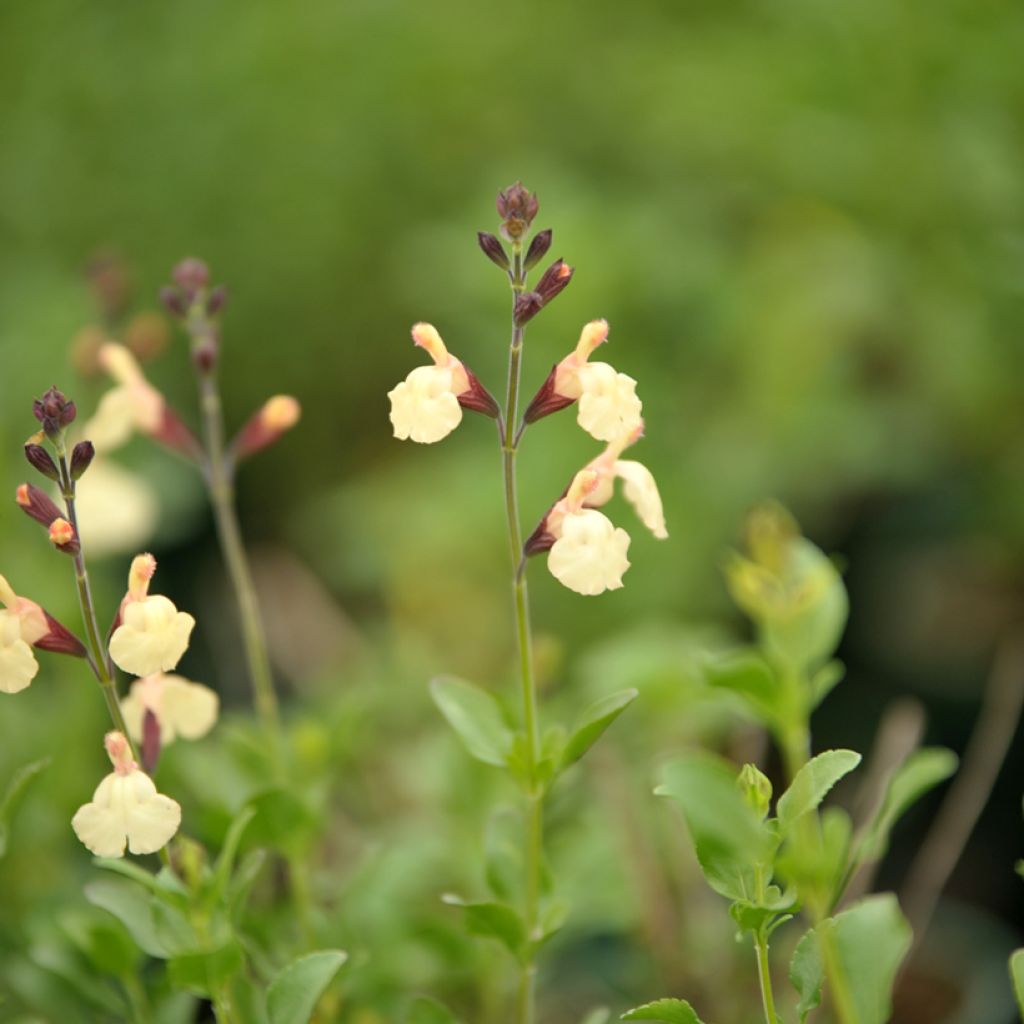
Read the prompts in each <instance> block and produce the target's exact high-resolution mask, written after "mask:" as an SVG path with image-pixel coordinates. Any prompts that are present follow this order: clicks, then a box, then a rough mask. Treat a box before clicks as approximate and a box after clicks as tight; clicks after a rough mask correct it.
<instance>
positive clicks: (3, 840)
mask: <svg viewBox="0 0 1024 1024" xmlns="http://www.w3.org/2000/svg"><path fill="white" fill-rule="evenodd" d="M49 764H50V758H48V757H44V758H42V760H39V761H32V762H31V763H29V764H26V765H24V766H23V767H22V768H19V769H18V771H16V772H15V773H14V775H13V777H12V778H11V781H10V782H9V783H8V784H7V789H6V791H5V792H4V796H3V799H2V800H0V858H3V856H4V854H6V853H7V843H8V838H9V836H10V830H11V822H12V820H13V819H14V812H15V811H16V810H17V809H18V804H20V803H21V798H22V797H23V796H24V795H25V791H26V790H27V789H28V787H29V785H30V783H31V782H32V780H33V779H34V778H35V777H36V776H37V775H38V774H39V773H40V772H41V771H43V769H44V768H46V767H48V766H49Z"/></svg>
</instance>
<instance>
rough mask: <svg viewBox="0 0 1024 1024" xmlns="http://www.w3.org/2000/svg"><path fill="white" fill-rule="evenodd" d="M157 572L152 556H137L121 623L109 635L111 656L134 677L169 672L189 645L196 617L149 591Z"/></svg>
mask: <svg viewBox="0 0 1024 1024" xmlns="http://www.w3.org/2000/svg"><path fill="white" fill-rule="evenodd" d="M155 572H156V559H155V558H154V557H153V556H152V555H138V556H136V558H134V559H133V560H132V565H131V570H130V572H129V573H128V593H127V594H125V597H124V600H123V601H122V602H121V610H120V613H119V616H118V617H119V620H120V621H119V624H118V626H117V628H116V629H115V630H114V632H113V634H112V635H111V637H110V656H111V657H112V658H113V659H114V661H115V662H116V664H117V665H118V667H120V668H121V669H123V670H124V671H125V672H129V673H131V674H132V675H134V676H149V675H153V674H154V673H157V672H169V671H171V669H173V668H174V667H175V666H176V665H177V664H178V662H179V661H180V660H181V656H182V655H183V654H184V653H185V650H186V648H187V647H188V641H189V636H190V635H191V633H192V628H193V627H194V626H195V624H196V620H195V619H194V618H192V616H191V615H189V614H188V613H187V612H179V611H178V609H177V608H176V607H175V606H174V602H173V601H171V600H170V598H167V597H164V596H163V595H161V594H152V595H151V594H150V593H149V582H150V580H151V579H152V578H153V573H155Z"/></svg>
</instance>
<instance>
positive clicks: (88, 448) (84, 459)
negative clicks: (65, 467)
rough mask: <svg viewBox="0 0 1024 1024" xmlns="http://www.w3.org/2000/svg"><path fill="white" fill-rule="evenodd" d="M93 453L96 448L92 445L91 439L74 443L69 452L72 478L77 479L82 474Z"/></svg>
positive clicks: (90, 461)
mask: <svg viewBox="0 0 1024 1024" xmlns="http://www.w3.org/2000/svg"><path fill="white" fill-rule="evenodd" d="M95 455H96V449H95V448H94V447H93V444H92V441H79V442H78V444H76V445H75V447H74V449H73V450H72V452H71V479H72V480H78V479H79V478H80V477H81V476H82V474H83V473H84V472H85V471H86V470H87V469H88V468H89V466H90V464H91V463H92V460H93V458H94V457H95Z"/></svg>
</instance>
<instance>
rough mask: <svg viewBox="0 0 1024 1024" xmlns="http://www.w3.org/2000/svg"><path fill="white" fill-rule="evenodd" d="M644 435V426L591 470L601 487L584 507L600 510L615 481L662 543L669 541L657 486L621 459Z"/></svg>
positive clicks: (614, 446)
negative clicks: (596, 476)
mask: <svg viewBox="0 0 1024 1024" xmlns="http://www.w3.org/2000/svg"><path fill="white" fill-rule="evenodd" d="M642 433H643V423H642V422H641V424H640V426H639V427H638V428H637V429H636V430H634V431H633V432H632V433H631V434H626V435H623V436H621V437H620V438H619V439H618V440H617V441H615V442H613V443H612V444H609V445H608V447H607V448H606V449H605V451H604V452H603V453H602V454H601V455H599V456H598V457H597V458H596V459H594V461H593V462H591V463H590V465H589V466H588V467H587V468H588V469H592V470H594V471H595V472H596V473H597V474H598V478H599V479H598V483H597V486H596V487H595V488H594V490H593V491H592V492H591V493H590V494H589V495H588V496H587V499H586V501H585V504H586V506H587V507H588V508H600V506H602V505H604V504H605V502H607V501H609V500H610V499H611V497H612V493H613V490H614V484H615V479H616V478H618V479H620V480H621V481H622V484H623V487H622V493H623V495H624V496H625V498H626V501H628V502H629V503H630V504H631V505H632V506H633V509H634V511H635V512H636V514H637V515H638V516H639V517H640V521H641V522H642V523H643V524H644V526H646V527H647V529H648V530H650V531H651V533H653V534H654V536H655V537H657V538H658V539H659V540H664V539H665V538H666V537H668V530H666V529H665V512H664V509H663V508H662V504H661V495H660V494H659V492H658V485H657V484H656V483H655V481H654V477H653V476H652V474H651V471H650V470H649V469H648V468H647V467H646V466H644V465H643V464H642V463H639V462H633V461H631V460H629V459H620V458H619V456H620V455H621V454H622V451H623V449H625V448H626V447H628V446H629V445H631V444H634V443H635V442H636V441H638V440H639V439H640V436H641V435H642Z"/></svg>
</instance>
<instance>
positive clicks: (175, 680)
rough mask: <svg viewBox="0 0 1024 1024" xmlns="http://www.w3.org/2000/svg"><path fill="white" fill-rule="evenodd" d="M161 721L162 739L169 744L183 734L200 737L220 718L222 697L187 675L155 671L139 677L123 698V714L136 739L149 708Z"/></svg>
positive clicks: (183, 735) (187, 738)
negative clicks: (149, 674)
mask: <svg viewBox="0 0 1024 1024" xmlns="http://www.w3.org/2000/svg"><path fill="white" fill-rule="evenodd" d="M147 709H148V710H150V711H152V712H153V714H154V715H155V716H156V720H157V722H158V723H159V725H160V743H161V745H162V746H167V744H168V743H173V742H174V740H176V739H177V738H178V737H179V736H180V737H181V738H182V739H186V740H197V739H199V738H200V737H202V736H205V735H206V734H207V733H208V732H209V731H210V730H211V729H212V728H213V725H214V723H215V722H216V721H217V714H218V712H219V710H220V698H219V697H218V696H217V694H216V693H214V692H213V690H211V689H210V688H209V687H208V686H203V685H202V684H201V683H193V682H191V681H190V680H188V679H185V678H184V677H183V676H176V675H154V676H147V677H146V678H145V679H136V680H135V682H134V683H132V687H131V690H130V691H129V693H128V696H127V697H125V698H124V700H122V701H121V714H122V715H124V721H125V725H127V726H128V732H129V734H130V735H131V737H132V739H134V740H136V741H141V739H142V723H143V719H144V717H145V713H146V711H147Z"/></svg>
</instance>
